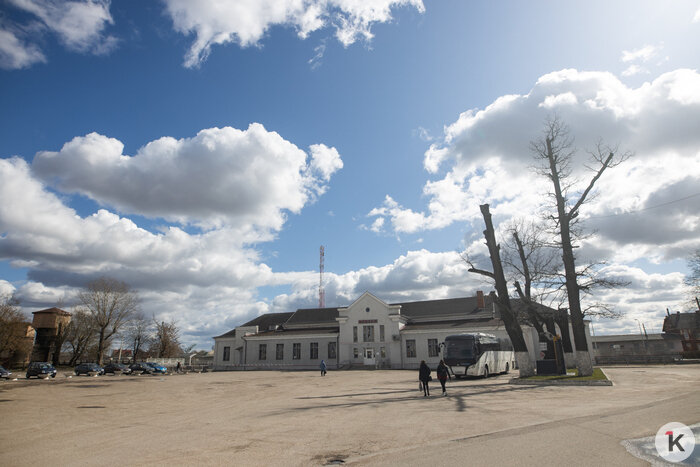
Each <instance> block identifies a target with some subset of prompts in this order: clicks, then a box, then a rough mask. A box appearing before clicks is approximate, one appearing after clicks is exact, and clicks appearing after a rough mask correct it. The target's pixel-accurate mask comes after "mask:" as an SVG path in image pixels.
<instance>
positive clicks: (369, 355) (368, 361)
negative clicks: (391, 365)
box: [364, 348, 376, 366]
mask: <svg viewBox="0 0 700 467" xmlns="http://www.w3.org/2000/svg"><path fill="white" fill-rule="evenodd" d="M364 357H365V361H364V363H365V365H372V366H374V364H375V363H376V361H375V359H374V349H372V348H366V349H365V355H364Z"/></svg>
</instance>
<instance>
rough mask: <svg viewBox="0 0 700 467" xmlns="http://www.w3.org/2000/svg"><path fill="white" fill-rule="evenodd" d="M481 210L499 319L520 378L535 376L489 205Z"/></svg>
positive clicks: (482, 206)
mask: <svg viewBox="0 0 700 467" xmlns="http://www.w3.org/2000/svg"><path fill="white" fill-rule="evenodd" d="M479 208H480V209H481V214H482V215H483V217H484V223H485V224H486V230H484V237H485V238H486V246H487V247H488V249H489V255H490V257H491V265H492V266H493V279H494V281H495V283H496V294H497V299H496V304H497V305H498V309H499V311H500V313H501V319H502V320H503V324H504V325H505V328H506V331H507V332H508V337H510V341H511V343H512V344H513V350H514V352H515V359H516V361H517V362H518V369H519V370H520V377H521V378H522V377H527V376H533V375H534V374H535V368H534V365H533V364H532V360H530V354H529V352H528V350H527V345H526V344H525V338H524V337H523V330H522V328H521V327H520V324H519V323H518V320H517V319H516V317H515V314H514V313H513V309H512V307H511V305H510V299H509V298H508V283H507V282H506V278H505V275H504V274H503V265H502V263H501V256H500V253H499V248H500V247H499V246H498V245H497V244H496V235H495V233H494V230H493V224H492V222H491V213H490V212H489V205H488V204H482V205H481V206H479Z"/></svg>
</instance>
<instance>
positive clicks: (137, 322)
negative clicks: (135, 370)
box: [124, 312, 153, 361]
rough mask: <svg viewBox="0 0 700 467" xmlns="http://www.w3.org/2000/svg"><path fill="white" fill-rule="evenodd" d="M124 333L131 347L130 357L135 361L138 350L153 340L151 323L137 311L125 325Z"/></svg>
mask: <svg viewBox="0 0 700 467" xmlns="http://www.w3.org/2000/svg"><path fill="white" fill-rule="evenodd" d="M124 335H125V338H126V340H127V342H128V343H129V346H130V347H131V351H132V359H133V361H136V358H137V357H138V355H139V352H141V351H143V349H145V348H147V347H148V346H149V345H150V344H151V342H152V341H153V323H152V321H151V320H150V319H148V318H146V317H145V316H144V315H143V313H141V312H137V313H135V314H134V316H133V318H132V319H131V321H130V322H129V324H128V325H127V327H126V331H125V333H124Z"/></svg>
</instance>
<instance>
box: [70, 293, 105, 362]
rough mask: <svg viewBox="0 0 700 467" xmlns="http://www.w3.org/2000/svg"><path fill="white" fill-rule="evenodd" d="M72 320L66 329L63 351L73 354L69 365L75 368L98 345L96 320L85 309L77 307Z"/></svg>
mask: <svg viewBox="0 0 700 467" xmlns="http://www.w3.org/2000/svg"><path fill="white" fill-rule="evenodd" d="M71 314H72V316H71V320H70V323H68V326H66V328H65V332H64V334H65V336H64V344H63V349H64V350H68V351H70V352H71V354H72V355H71V358H70V362H69V365H71V366H73V365H75V364H76V363H77V362H79V361H80V360H82V359H83V357H84V356H85V355H87V352H88V351H89V349H91V348H94V347H95V344H96V343H97V332H96V331H97V329H96V327H95V320H94V319H93V317H92V315H91V314H90V312H89V311H87V310H86V309H85V308H79V307H75V308H73V310H72V312H71Z"/></svg>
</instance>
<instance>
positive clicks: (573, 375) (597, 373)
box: [520, 368, 608, 381]
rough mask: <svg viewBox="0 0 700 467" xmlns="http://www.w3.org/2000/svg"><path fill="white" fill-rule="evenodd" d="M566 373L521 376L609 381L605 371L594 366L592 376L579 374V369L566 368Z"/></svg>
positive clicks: (538, 379)
mask: <svg viewBox="0 0 700 467" xmlns="http://www.w3.org/2000/svg"><path fill="white" fill-rule="evenodd" d="M566 371H567V374H565V375H542V376H539V375H538V376H530V377H529V378H520V379H523V380H528V381H550V380H555V379H566V380H571V381H608V378H606V377H605V373H603V371H602V370H601V369H600V368H593V374H592V375H591V376H579V375H578V370H577V369H573V370H566Z"/></svg>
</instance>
